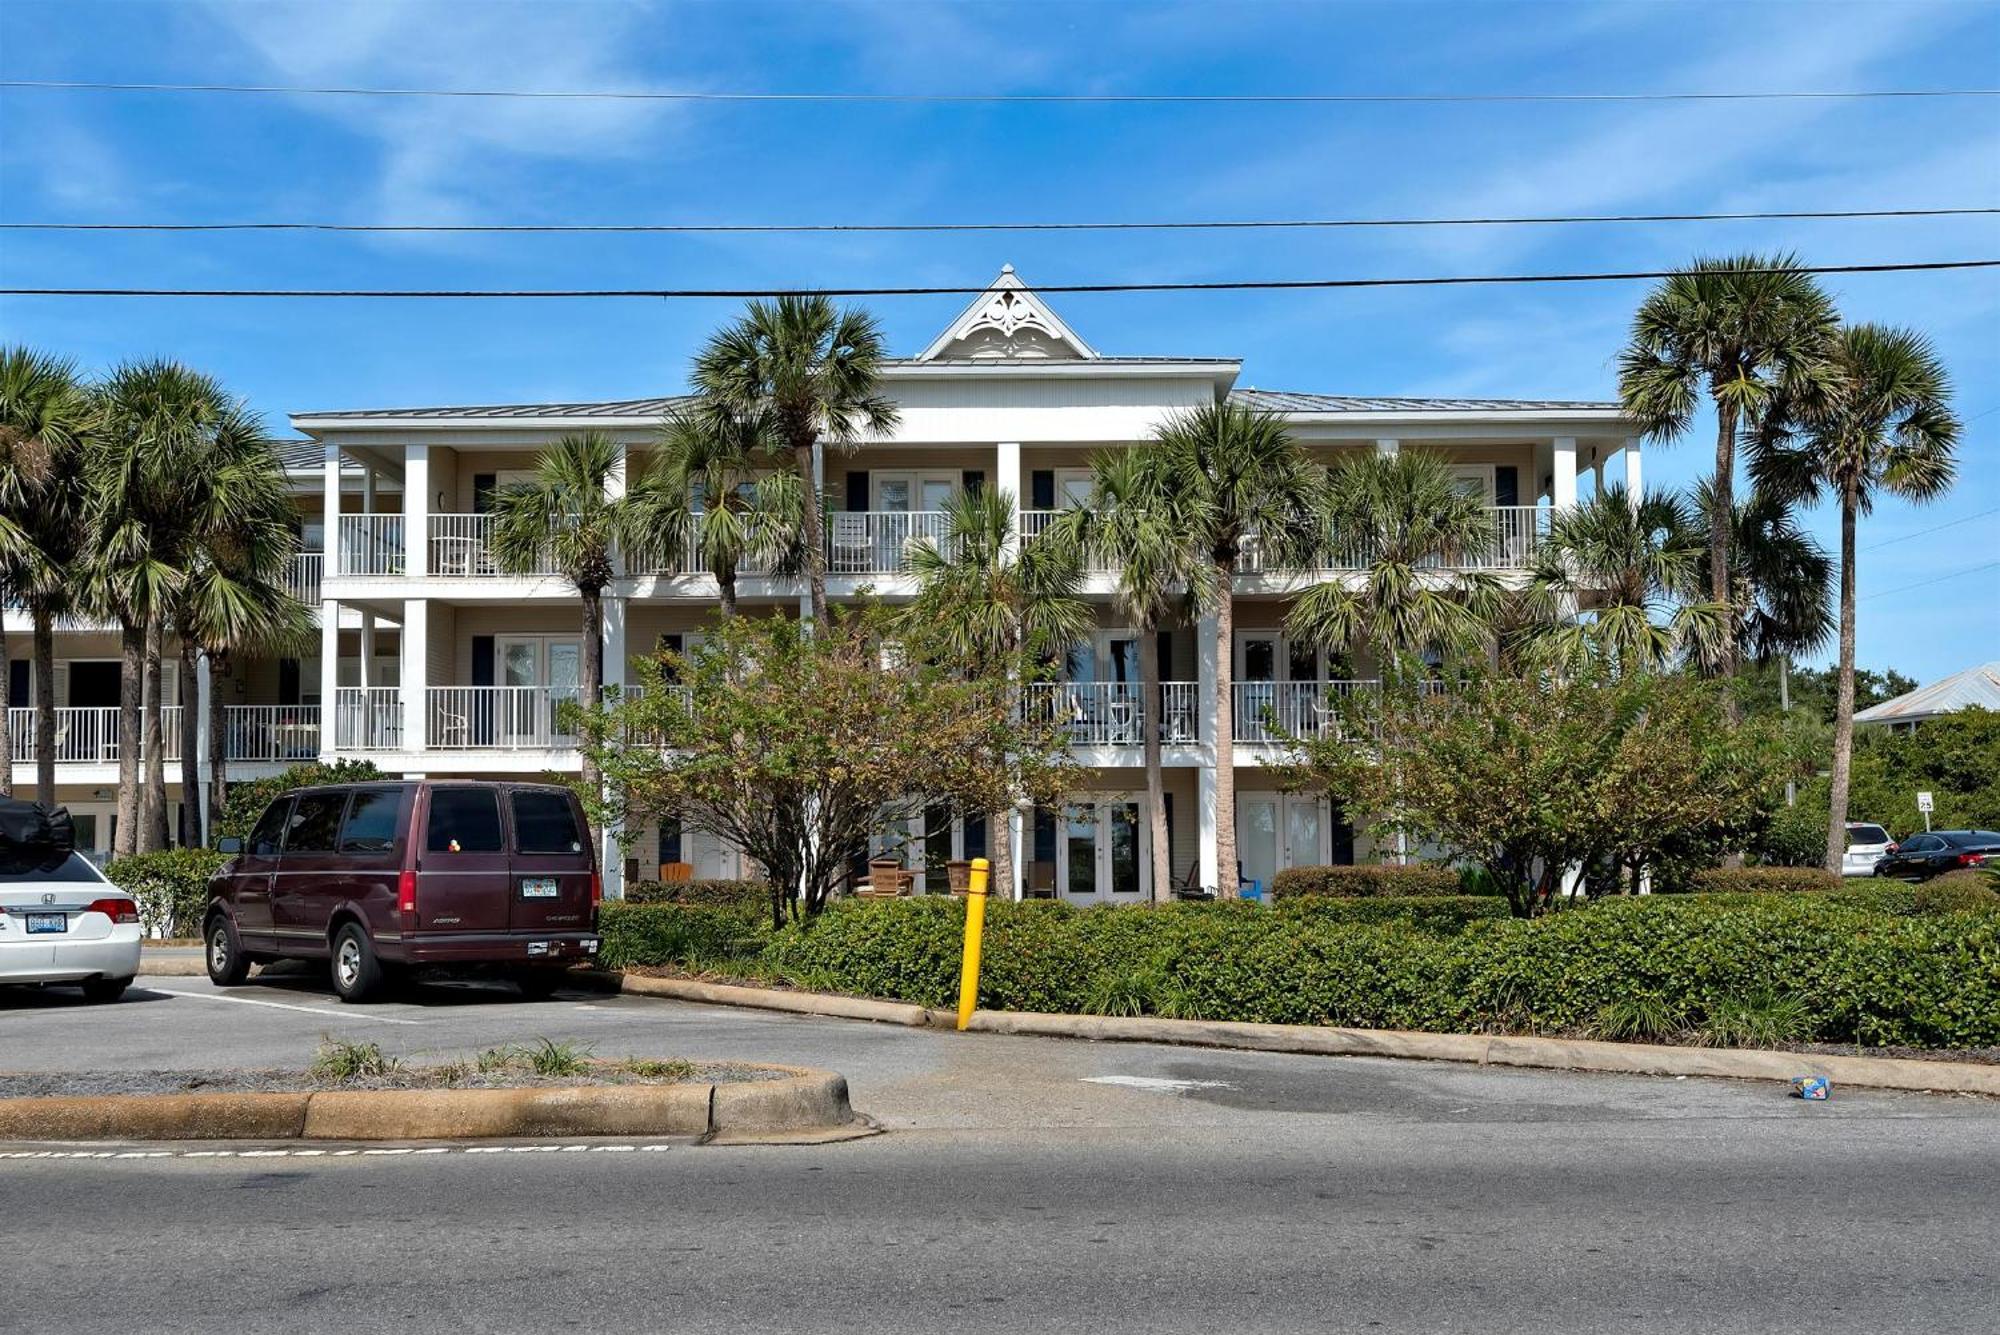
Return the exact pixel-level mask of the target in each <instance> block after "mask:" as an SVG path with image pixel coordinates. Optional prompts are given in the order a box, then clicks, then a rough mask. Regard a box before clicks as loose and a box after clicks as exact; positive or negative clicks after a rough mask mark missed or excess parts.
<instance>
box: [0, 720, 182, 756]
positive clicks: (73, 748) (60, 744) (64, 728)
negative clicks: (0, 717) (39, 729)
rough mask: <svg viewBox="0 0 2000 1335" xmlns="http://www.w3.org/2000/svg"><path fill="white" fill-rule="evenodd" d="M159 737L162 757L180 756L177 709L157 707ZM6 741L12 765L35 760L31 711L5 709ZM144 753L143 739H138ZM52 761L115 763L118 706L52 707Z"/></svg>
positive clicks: (33, 722)
mask: <svg viewBox="0 0 2000 1335" xmlns="http://www.w3.org/2000/svg"><path fill="white" fill-rule="evenodd" d="M160 734H161V740H162V741H164V742H165V743H166V755H165V757H164V758H165V759H166V760H179V759H180V758H181V708H180V706H179V705H168V706H166V707H165V708H163V709H161V710H160ZM7 740H8V742H9V744H10V745H11V746H12V748H13V753H14V762H15V763H16V764H32V763H34V760H35V754H36V753H35V711H34V710H33V709H32V708H29V709H9V710H8V711H7ZM140 746H141V748H142V749H141V752H140V754H141V755H142V756H143V755H144V750H143V748H144V746H145V739H144V738H143V737H142V738H141V739H140ZM55 753H56V764H58V765H115V764H117V763H118V709H117V707H116V706H115V705H113V706H106V707H102V708H100V707H95V706H79V707H74V708H64V709H58V710H56V743H55Z"/></svg>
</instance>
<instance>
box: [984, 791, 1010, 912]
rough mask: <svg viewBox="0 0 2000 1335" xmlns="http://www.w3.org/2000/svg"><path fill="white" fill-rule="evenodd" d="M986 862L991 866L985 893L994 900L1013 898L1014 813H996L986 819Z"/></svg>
mask: <svg viewBox="0 0 2000 1335" xmlns="http://www.w3.org/2000/svg"><path fill="white" fill-rule="evenodd" d="M986 860H987V861H988V862H989V863H991V864H992V868H993V871H992V875H991V876H990V877H989V878H988V882H987V887H986V892H987V894H988V895H989V896H990V897H991V898H994V899H1012V898H1013V897H1014V884H1015V883H1014V813H1013V812H1011V811H996V812H993V813H992V814H991V815H989V816H987V818H986Z"/></svg>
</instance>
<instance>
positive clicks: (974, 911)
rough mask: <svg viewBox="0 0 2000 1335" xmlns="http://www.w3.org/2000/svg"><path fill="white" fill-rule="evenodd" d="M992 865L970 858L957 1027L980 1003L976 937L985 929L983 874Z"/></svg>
mask: <svg viewBox="0 0 2000 1335" xmlns="http://www.w3.org/2000/svg"><path fill="white" fill-rule="evenodd" d="M991 866H992V864H991V863H989V862H988V861H987V860H986V859H985V858H974V859H973V860H972V880H971V883H970V884H968V885H967V886H966V894H965V961H964V963H963V964H962V965H961V966H960V969H959V975H958V1027H959V1028H960V1029H964V1028H965V1027H966V1026H967V1025H969V1024H971V1023H972V1010H973V1007H975V1006H977V1005H978V1004H979V938H980V936H981V934H982V933H983V932H984V931H985V930H986V873H987V870H988V868H990V867H991Z"/></svg>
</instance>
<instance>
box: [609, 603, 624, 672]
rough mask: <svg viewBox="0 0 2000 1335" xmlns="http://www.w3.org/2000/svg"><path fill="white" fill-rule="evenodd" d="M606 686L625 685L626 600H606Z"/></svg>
mask: <svg viewBox="0 0 2000 1335" xmlns="http://www.w3.org/2000/svg"><path fill="white" fill-rule="evenodd" d="M603 607H604V684H605V685H606V686H623V685H624V684H625V666H626V665H625V600H624V599H623V598H613V597H609V596H607V597H606V598H605V599H604V603H603Z"/></svg>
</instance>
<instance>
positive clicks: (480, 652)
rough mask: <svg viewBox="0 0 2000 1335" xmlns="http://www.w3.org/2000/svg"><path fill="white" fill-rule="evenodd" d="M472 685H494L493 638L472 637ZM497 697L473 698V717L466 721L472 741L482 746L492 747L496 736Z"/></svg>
mask: <svg viewBox="0 0 2000 1335" xmlns="http://www.w3.org/2000/svg"><path fill="white" fill-rule="evenodd" d="M472 684H473V685H474V686H491V685H492V684H493V637H492V636H491V635H475V636H473V637H472ZM496 698H497V697H495V696H493V695H490V694H486V693H483V692H482V693H479V694H475V695H474V696H473V697H472V717H471V718H469V719H467V720H466V723H467V725H468V726H469V728H470V729H471V732H472V740H473V741H474V742H475V743H477V744H479V745H481V746H491V745H492V744H493V734H494V726H493V719H494V711H493V706H494V702H495V699H496Z"/></svg>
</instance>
